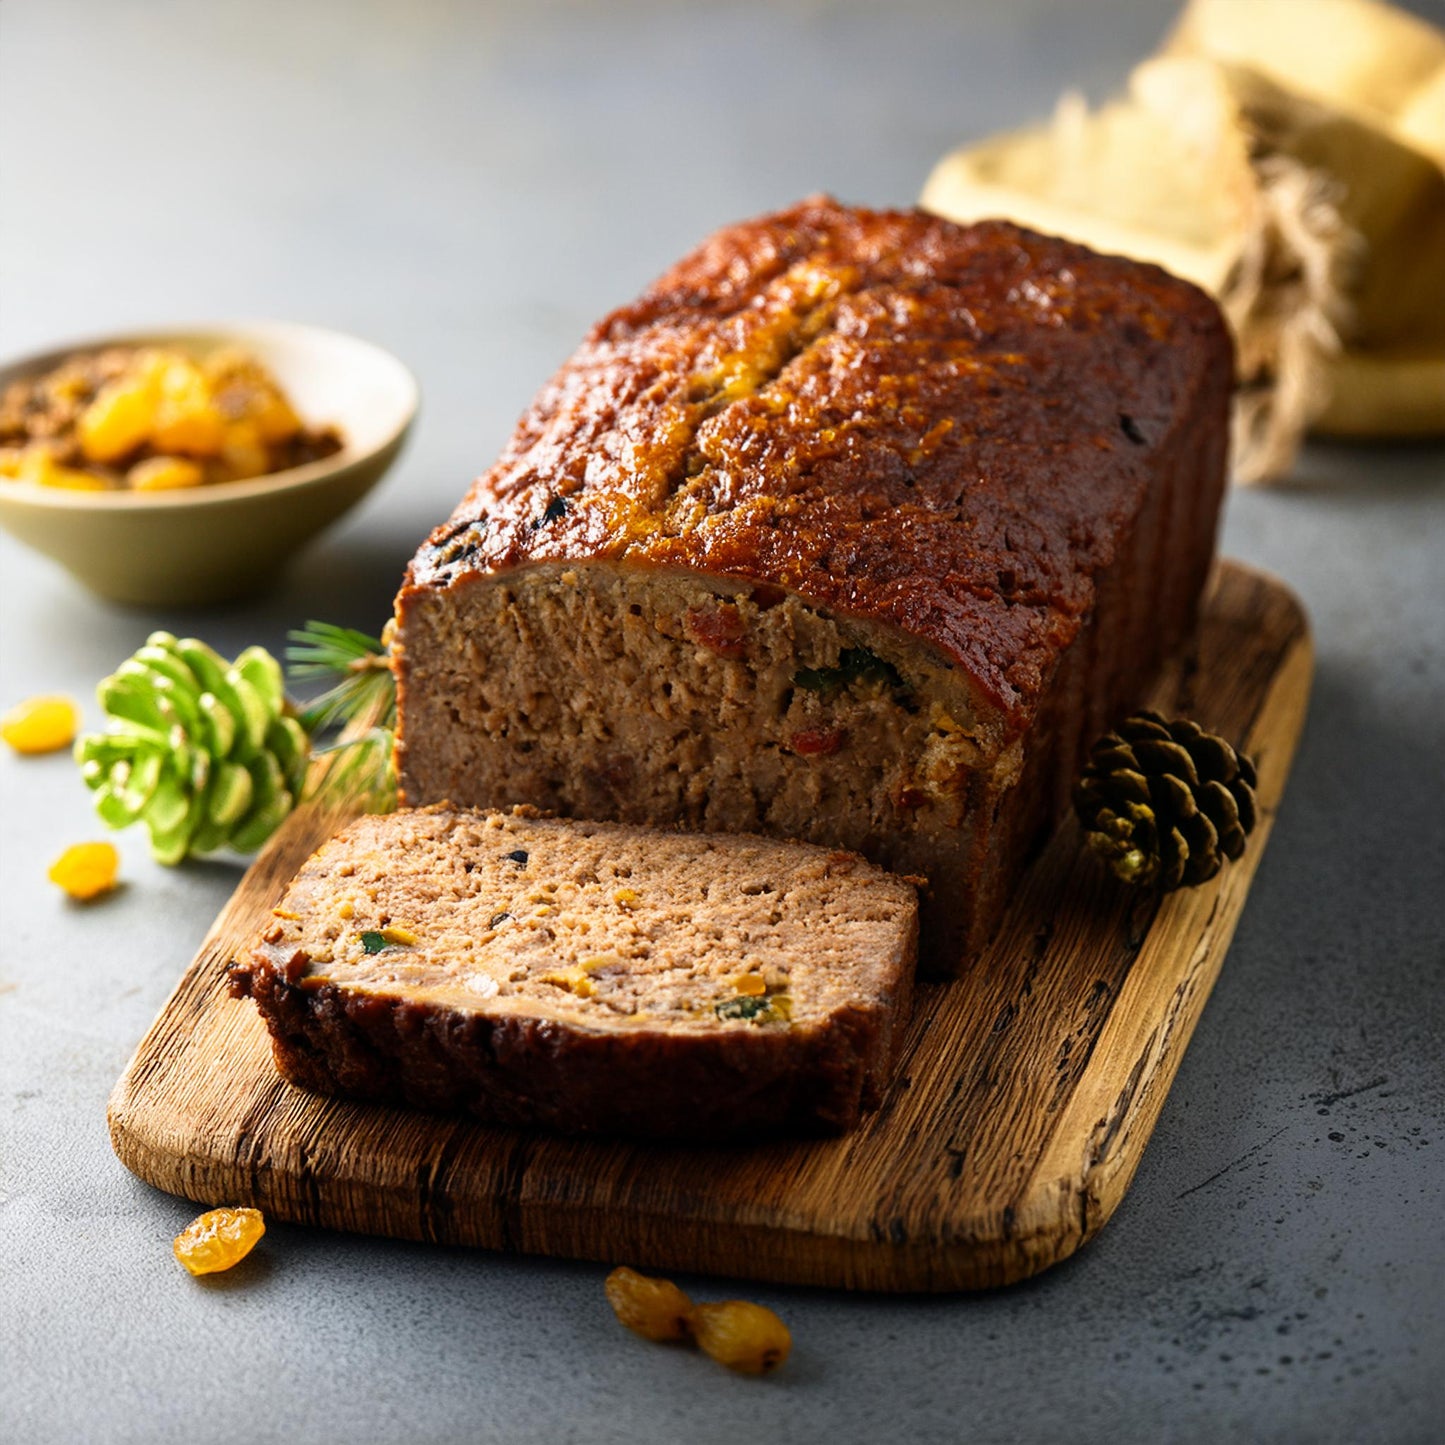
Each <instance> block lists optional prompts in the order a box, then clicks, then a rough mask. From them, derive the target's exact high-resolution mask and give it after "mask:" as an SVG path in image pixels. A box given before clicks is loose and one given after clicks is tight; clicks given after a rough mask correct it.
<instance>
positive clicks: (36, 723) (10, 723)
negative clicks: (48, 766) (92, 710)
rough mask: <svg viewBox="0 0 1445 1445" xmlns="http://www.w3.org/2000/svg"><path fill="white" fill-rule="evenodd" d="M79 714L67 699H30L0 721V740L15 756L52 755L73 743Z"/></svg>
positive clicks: (18, 704) (15, 707)
mask: <svg viewBox="0 0 1445 1445" xmlns="http://www.w3.org/2000/svg"><path fill="white" fill-rule="evenodd" d="M79 725H80V711H79V709H78V708H77V707H76V706H75V704H74V703H73V702H71V700H70V699H69V698H68V697H31V698H27V699H26V700H25V701H24V702H22V703H17V704H16V706H14V707H12V708H11V709H10V711H9V712H7V713H6V714H5V716H4V717H3V718H0V737H3V738H4V739H5V741H6V742H7V743H9V744H10V746H11V747H12V748H14V749H15V751H16V752H17V753H54V752H59V751H60V749H61V748H68V747H69V746H70V744H71V743H72V742H74V741H75V730H76V728H77V727H78V726H79Z"/></svg>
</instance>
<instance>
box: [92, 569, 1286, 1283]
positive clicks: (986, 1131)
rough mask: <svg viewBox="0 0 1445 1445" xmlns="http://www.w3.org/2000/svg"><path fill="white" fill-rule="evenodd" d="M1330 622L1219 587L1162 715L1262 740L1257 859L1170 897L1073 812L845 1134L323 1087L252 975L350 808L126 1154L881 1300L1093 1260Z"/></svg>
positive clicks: (188, 1190) (1159, 1096)
mask: <svg viewBox="0 0 1445 1445" xmlns="http://www.w3.org/2000/svg"><path fill="white" fill-rule="evenodd" d="M1311 670H1312V658H1311V647H1310V640H1309V632H1308V627H1307V624H1306V622H1305V618H1304V615H1303V612H1302V611H1301V609H1300V607H1299V605H1298V603H1297V602H1296V601H1295V599H1294V598H1293V597H1292V595H1291V594H1290V593H1289V592H1288V591H1287V590H1286V589H1285V588H1284V587H1283V586H1281V585H1280V584H1279V583H1278V582H1276V581H1274V580H1273V579H1271V578H1269V577H1266V576H1264V575H1262V574H1259V573H1256V572H1252V571H1250V570H1248V569H1246V568H1244V567H1242V566H1239V565H1237V564H1234V563H1229V562H1225V563H1223V564H1221V566H1220V568H1219V569H1218V571H1217V572H1216V574H1215V577H1214V579H1213V581H1212V584H1211V587H1210V591H1209V593H1208V596H1207V597H1206V599H1205V604H1204V608H1203V615H1202V618H1201V622H1200V626H1199V630H1198V634H1197V637H1196V639H1195V642H1194V644H1193V646H1192V647H1191V648H1190V649H1189V651H1188V652H1187V654H1185V655H1183V656H1181V657H1180V658H1178V659H1176V661H1175V662H1174V663H1173V664H1172V665H1171V667H1170V668H1169V669H1168V671H1167V673H1166V675H1165V676H1164V677H1163V678H1161V679H1160V682H1159V685H1158V688H1157V690H1156V694H1155V697H1154V703H1155V705H1156V706H1159V707H1161V708H1162V709H1164V710H1165V711H1167V712H1176V713H1185V714H1188V715H1190V716H1192V717H1195V718H1197V719H1198V720H1199V721H1200V722H1201V723H1203V724H1204V725H1205V726H1206V727H1209V728H1211V729H1213V730H1215V731H1218V732H1220V733H1222V734H1223V735H1224V736H1226V737H1227V738H1229V739H1230V740H1231V741H1233V742H1235V743H1236V744H1237V745H1239V746H1240V747H1242V748H1244V749H1245V750H1246V751H1248V752H1250V753H1252V754H1253V755H1254V757H1255V760H1256V763H1257V765H1258V769H1259V803H1260V820H1259V824H1258V826H1257V828H1256V830H1255V833H1254V835H1253V837H1252V839H1251V841H1250V846H1249V849H1248V851H1247V852H1246V853H1245V856H1244V858H1243V859H1242V860H1240V861H1239V862H1238V863H1235V864H1232V865H1230V866H1228V867H1226V868H1225V869H1224V871H1223V872H1222V873H1221V874H1220V875H1219V876H1218V877H1216V878H1215V879H1214V880H1212V881H1211V882H1210V883H1208V884H1206V885H1205V886H1203V887H1201V888H1197V889H1193V890H1187V891H1184V892H1180V893H1175V894H1172V895H1170V896H1169V897H1167V898H1165V899H1164V900H1162V901H1160V900H1159V899H1157V898H1153V897H1136V896H1135V895H1134V894H1133V893H1132V892H1131V891H1130V890H1128V889H1126V888H1124V887H1123V886H1122V885H1119V884H1116V883H1115V882H1114V881H1113V880H1112V879H1111V878H1110V877H1109V876H1108V875H1107V874H1106V873H1105V871H1104V870H1103V869H1102V868H1101V867H1100V866H1099V865H1098V864H1097V863H1096V861H1095V860H1094V859H1093V858H1092V857H1090V856H1088V855H1087V854H1086V852H1085V851H1084V850H1083V849H1081V847H1080V841H1079V836H1078V831H1077V827H1076V825H1075V824H1074V823H1073V822H1072V820H1071V821H1068V822H1066V823H1065V824H1064V825H1063V826H1061V827H1060V829H1059V830H1058V832H1057V834H1056V835H1055V837H1054V838H1053V840H1052V841H1051V843H1050V844H1049V846H1048V848H1047V849H1046V850H1045V851H1044V853H1043V854H1042V855H1041V857H1040V858H1039V859H1038V861H1037V863H1036V864H1035V865H1034V867H1033V868H1032V870H1031V871H1030V873H1029V874H1028V876H1027V878H1026V880H1025V882H1024V884H1023V886H1022V888H1021V889H1020V892H1019V896H1018V898H1017V899H1016V900H1015V903H1014V906H1013V908H1012V909H1011V911H1010V914H1009V917H1008V919H1007V920H1006V922H1005V924H1004V927H1003V929H1002V931H1001V933H1000V935H999V937H998V938H997V940H996V941H995V942H994V944H993V945H992V946H991V947H990V949H989V950H988V952H987V954H986V955H985V956H984V957H983V958H982V959H981V960H980V961H979V963H978V965H977V966H976V967H975V969H974V970H973V971H972V972H971V973H970V974H969V975H968V976H967V977H965V978H962V979H959V980H956V981H953V982H949V983H937V984H925V985H923V986H922V988H921V989H920V993H919V998H918V1003H917V1007H916V1009H915V1013H914V1017H913V1021H912V1024H911V1027H910V1031H909V1036H908V1039H907V1042H906V1044H905V1049H904V1055H903V1059H902V1063H901V1065H900V1068H899V1074H898V1078H897V1079H896V1081H895V1084H894V1087H893V1088H892V1089H891V1091H890V1092H889V1094H888V1096H887V1097H886V1099H885V1100H884V1103H883V1106H882V1107H881V1108H880V1109H879V1110H878V1111H877V1112H876V1113H875V1114H873V1115H872V1116H870V1117H869V1118H868V1119H867V1120H866V1121H865V1122H864V1124H863V1126H862V1127H861V1128H860V1129H858V1130H856V1131H855V1132H854V1133H852V1134H850V1135H848V1136H846V1137H844V1138H840V1139H830V1140H808V1141H802V1142H777V1143H767V1144H762V1145H756V1146H746V1147H740V1146H733V1147H712V1148H675V1147H666V1148H664V1147H658V1146H645V1145H636V1144H625V1143H607V1142H597V1141H581V1140H573V1139H564V1138H555V1137H549V1136H544V1135H540V1134H534V1133H526V1132H518V1131H507V1130H503V1129H497V1128H491V1127H488V1126H486V1125H482V1124H478V1123H475V1122H473V1121H471V1120H467V1119H452V1118H444V1117H438V1116H434V1115H428V1114H422V1113H417V1112H411V1111H407V1110H402V1109H394V1108H387V1107H379V1106H369V1105H362V1104H354V1103H350V1102H346V1101H342V1100H337V1099H331V1098H323V1097H321V1096H318V1095H312V1094H308V1093H304V1092H302V1091H301V1090H298V1089H296V1088H293V1087H292V1086H290V1085H289V1084H287V1083H285V1082H284V1081H283V1080H282V1079H281V1078H280V1076H279V1075H278V1074H277V1073H276V1071H275V1068H274V1066H273V1064H272V1061H271V1056H270V1046H269V1042H268V1039H267V1036H266V1031H265V1028H264V1026H263V1024H262V1023H261V1020H260V1018H259V1017H258V1016H257V1014H256V1011H255V1009H254V1007H253V1006H252V1005H251V1004H250V1003H249V1002H247V1001H244V1000H234V999H231V998H229V997H228V996H227V994H226V983H225V968H226V964H227V962H228V960H229V959H230V957H231V956H232V954H233V953H234V952H235V951H237V950H239V949H241V948H243V947H244V946H245V945H246V943H247V942H248V941H249V939H250V937H251V936H252V935H253V934H254V933H255V932H256V931H257V930H258V929H259V927H260V926H261V924H262V922H263V920H265V919H266V917H267V914H268V912H269V910H270V909H271V908H272V907H273V906H274V905H275V903H276V901H277V900H278V899H279V898H280V896H281V893H282V892H283V890H284V888H285V885H286V883H287V881H288V880H289V878H290V877H291V875H292V873H294V872H295V870H296V869H297V868H298V867H299V866H300V864H301V863H302V862H303V861H304V860H305V858H306V857H307V856H308V854H309V853H310V852H311V851H312V849H313V848H315V847H316V846H317V845H318V844H319V843H320V842H321V841H322V840H323V839H324V838H325V837H327V836H328V835H329V834H330V833H331V832H332V831H333V829H334V828H335V827H337V826H338V825H339V824H340V823H341V821H342V820H343V819H344V818H345V817H346V816H348V814H347V811H346V810H345V809H344V808H340V807H335V806H329V807H327V806H316V805H308V806H307V807H305V808H303V809H302V810H300V811H298V812H297V813H296V814H295V815H294V816H293V817H292V818H291V819H290V820H288V822H287V824H286V825H285V826H284V827H283V828H282V829H281V830H280V832H279V833H278V834H277V836H276V838H275V839H274V840H273V841H272V843H271V844H270V845H269V846H268V847H267V849H266V851H265V852H264V853H263V854H262V855H261V857H260V858H259V859H258V860H257V861H256V863H255V865H254V866H253V867H252V868H251V870H250V872H248V873H247V875H246V877H245V879H244V880H243V882H242V883H241V885H240V887H239V888H238V889H237V891H236V894H235V895H234V897H233V898H232V899H231V901H230V903H229V904H228V905H227V907H226V909H225V910H224V911H223V912H222V914H221V916H220V917H219V918H218V919H217V920H216V923H215V925H214V926H213V927H212V929H211V931H210V933H209V934H208V935H207V937H206V940H205V942H204V943H203V945H202V947H201V950H200V952H199V953H198V955H197V956H196V958H195V960H194V961H193V962H192V964H191V966H190V968H189V969H188V970H187V971H186V974H185V976H184V977H183V978H182V979H181V982H180V984H179V985H178V987H177V988H176V991H175V993H174V994H173V995H172V996H171V998H170V999H169V1000H168V1001H167V1003H166V1005H165V1006H164V1008H163V1009H162V1010H161V1013H160V1015H159V1017H158V1018H157V1019H156V1021H155V1023H154V1024H153V1025H152V1027H151V1029H150V1031H149V1033H147V1035H146V1036H145V1038H144V1039H143V1040H142V1041H141V1044H140V1046H139V1047H138V1049H137V1050H136V1054H135V1057H134V1058H133V1059H132V1060H131V1062H130V1064H129V1066H128V1067H127V1068H126V1071H125V1073H124V1075H123V1076H122V1077H121V1079H120V1081H119V1083H118V1084H117V1085H116V1088H115V1091H114V1093H113V1095H112V1097H111V1101H110V1111H109V1118H110V1129H111V1139H112V1142H113V1144H114V1147H115V1151H116V1153H117V1154H118V1155H119V1157H120V1159H121V1161H122V1162H123V1163H124V1164H125V1165H126V1167H127V1168H129V1169H131V1170H132V1171H133V1172H134V1173H136V1174H137V1175H139V1176H140V1177H141V1178H142V1179H144V1180H146V1181H148V1182H149V1183H151V1184H154V1185H157V1186H158V1187H160V1188H162V1189H166V1190H169V1191H171V1192H172V1193H176V1194H182V1195H185V1196H187V1197H188V1198H191V1199H195V1200H198V1201H201V1202H204V1203H207V1204H219V1203H246V1204H254V1205H258V1206H259V1207H261V1208H262V1209H264V1210H266V1211H267V1212H268V1213H269V1214H270V1215H272V1216H273V1217H276V1218H280V1219H285V1220H291V1221H295V1222H299V1223H305V1224H319V1225H325V1226H327V1227H330V1228H337V1229H351V1230H359V1231H366V1232H371V1233H378V1234H389V1235H396V1236H400V1237H403V1238H407V1239H422V1240H435V1241H439V1242H445V1243H453V1244H475V1245H483V1246H487V1247H489V1248H495V1249H504V1250H511V1251H517V1252H523V1253H537V1254H554V1255H566V1256H572V1257H577V1258H586V1259H598V1260H604V1261H608V1262H626V1263H629V1264H633V1265H638V1266H642V1267H654V1268H659V1269H672V1270H687V1271H697V1272H703V1273H715V1274H725V1275H737V1276H743V1277H751V1278H756V1279H768V1280H777V1281H786V1282H791V1283H802V1284H817V1285H832V1286H842V1287H847V1288H855V1289H875V1290H958V1289H975V1288H982V1287H986V1286H992V1285H1000V1284H1007V1283H1010V1282H1012V1281H1014V1280H1018V1279H1022V1278H1024V1277H1026V1276H1028V1275H1031V1274H1034V1273H1036V1272H1037V1271H1039V1270H1041V1269H1044V1268H1047V1267H1048V1266H1049V1265H1051V1264H1054V1263H1057V1262H1058V1261H1059V1260H1061V1259H1064V1258H1066V1257H1067V1256H1068V1255H1070V1254H1072V1253H1073V1252H1074V1250H1076V1249H1077V1248H1078V1247H1079V1245H1080V1244H1082V1243H1083V1242H1084V1241H1085V1240H1087V1239H1089V1238H1090V1237H1091V1236H1092V1235H1093V1234H1095V1233H1096V1232H1097V1231H1098V1229H1099V1228H1100V1227H1101V1226H1102V1225H1103V1223H1104V1221H1105V1220H1106V1219H1108V1217H1109V1216H1110V1214H1111V1213H1112V1212H1113V1210H1114V1209H1115V1207H1116V1206H1117V1205H1118V1203H1119V1200H1120V1199H1121V1198H1122V1197H1123V1194H1124V1191H1125V1190H1126V1189H1127V1188H1128V1185H1129V1181H1130V1180H1131V1179H1132V1177H1133V1174H1134V1170H1135V1168H1136V1167H1137V1165H1138V1162H1139V1158H1140V1155H1141V1153H1142V1151H1143V1148H1144V1146H1145V1144H1146V1143H1147V1142H1148V1139H1149V1136H1150V1134H1151V1132H1152V1131H1153V1128H1154V1124H1155V1121H1156V1120H1157V1118H1158V1116H1159V1110H1160V1108H1161V1107H1162V1105H1163V1102H1164V1097H1165V1095H1166V1093H1167V1092H1168V1089H1169V1085H1170V1083H1171V1082H1172V1080H1173V1078H1174V1074H1175V1071H1176V1070H1177V1069H1178V1066H1179V1061H1180V1058H1181V1057H1182V1055H1183V1052H1184V1049H1185V1046H1186V1045H1187V1044H1188V1042H1189V1037H1190V1035H1191V1033H1192V1032H1193V1030H1194V1026H1195V1024H1196V1022H1197V1021H1198V1018H1199V1015H1200V1012H1201V1010H1202V1009H1203V1007H1204V1002H1205V999H1206V998H1207V997H1208V995H1209V990H1210V988H1211V987H1212V985H1213V983H1214V980H1215V977H1216V976H1217V974H1218V972H1219V967H1220V964H1221V962H1222V961H1223V958H1224V954H1225V950H1226V948H1227V947H1228V944H1229V940H1230V938H1231V936H1232V935H1233V932H1234V926H1235V923H1236V921H1237V919H1238V917H1239V913H1240V910H1241V908H1242V907H1243V904H1244V899H1245V895H1246V893H1247V891H1248V889H1249V884H1250V880H1251V878H1252V877H1253V874H1254V870H1255V868H1256V867H1257V866H1258V863H1259V859H1260V855H1261V854H1262V853H1263V851H1264V846H1265V843H1266V841H1267V840H1268V837H1269V832H1270V827H1271V824H1272V822H1273V818H1274V815H1275V811H1276V809H1277V808H1278V806H1279V801H1280V796H1281V794H1282V792H1283V789H1284V782H1285V777H1286V775H1287V773H1288V770H1289V764H1290V760H1291V757H1292V755H1293V753H1294V748H1295V743H1296V741H1297V739H1298V736H1299V731H1300V727H1301V725H1302V723H1303V720H1304V712H1305V706H1306V702H1307V699H1308V694H1309V683H1310V675H1311Z"/></svg>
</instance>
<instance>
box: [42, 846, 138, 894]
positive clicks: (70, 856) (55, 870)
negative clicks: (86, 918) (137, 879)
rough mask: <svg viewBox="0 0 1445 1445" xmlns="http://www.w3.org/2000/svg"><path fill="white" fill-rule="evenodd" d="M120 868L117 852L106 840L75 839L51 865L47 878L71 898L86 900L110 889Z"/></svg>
mask: <svg viewBox="0 0 1445 1445" xmlns="http://www.w3.org/2000/svg"><path fill="white" fill-rule="evenodd" d="M119 872H120V854H118V853H117V852H116V851H115V849H114V848H113V847H112V846H111V845H110V844H109V843H74V844H72V845H71V846H70V847H69V848H67V849H66V850H65V852H63V853H62V854H61V855H60V857H58V858H57V859H56V860H55V862H54V863H52V864H51V865H50V873H49V877H50V881H51V882H52V883H58V884H59V885H60V886H61V887H62V888H63V889H65V891H66V892H67V893H68V894H70V896H71V897H72V898H78V899H81V900H83V901H88V900H89V899H92V898H99V897H100V895H101V894H102V893H109V892H110V890H111V889H112V888H114V887H115V878H116V874H117V873H119Z"/></svg>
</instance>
